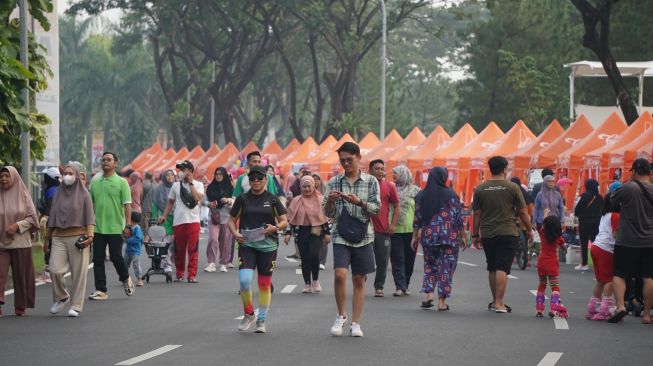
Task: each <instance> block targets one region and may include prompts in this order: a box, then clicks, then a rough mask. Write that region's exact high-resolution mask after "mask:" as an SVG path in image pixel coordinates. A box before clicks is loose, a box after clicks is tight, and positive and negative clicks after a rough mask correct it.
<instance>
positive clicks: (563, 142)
mask: <svg viewBox="0 0 653 366" xmlns="http://www.w3.org/2000/svg"><path fill="white" fill-rule="evenodd" d="M593 130H594V129H593V128H592V125H591V124H590V122H589V121H588V120H587V118H585V116H584V115H582V114H581V115H580V116H578V118H577V119H576V122H574V123H573V124H572V125H571V126H569V128H568V129H567V131H565V132H564V133H563V134H562V135H561V136H560V137H558V138H557V139H555V140H554V141H553V142H552V143H551V145H549V146H548V147H547V148H545V149H544V150H542V151H540V153H539V155H538V156H537V157H534V160H531V166H535V167H538V168H554V167H555V165H556V159H557V158H558V155H560V154H561V153H563V152H564V151H566V150H567V149H569V148H570V147H572V146H573V145H574V144H576V143H577V142H579V141H581V140H582V139H583V138H585V136H587V135H589V134H590V133H592V131H593Z"/></svg>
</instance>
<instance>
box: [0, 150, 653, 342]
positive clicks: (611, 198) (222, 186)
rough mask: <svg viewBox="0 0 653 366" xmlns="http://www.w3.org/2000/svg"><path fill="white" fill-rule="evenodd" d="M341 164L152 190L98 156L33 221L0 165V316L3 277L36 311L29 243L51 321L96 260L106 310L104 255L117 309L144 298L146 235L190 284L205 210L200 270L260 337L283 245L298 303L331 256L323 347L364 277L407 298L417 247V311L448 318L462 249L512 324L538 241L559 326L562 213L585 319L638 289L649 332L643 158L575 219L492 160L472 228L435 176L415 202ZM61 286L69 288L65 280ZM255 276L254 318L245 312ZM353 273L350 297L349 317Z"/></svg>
mask: <svg viewBox="0 0 653 366" xmlns="http://www.w3.org/2000/svg"><path fill="white" fill-rule="evenodd" d="M337 153H338V156H339V162H340V165H341V167H342V168H343V169H342V171H343V172H342V173H341V174H337V175H335V176H333V177H331V178H330V179H329V180H328V182H326V183H323V181H322V179H321V177H320V176H319V175H318V174H313V173H311V172H310V170H309V169H308V167H302V168H301V169H300V170H299V171H298V173H297V175H296V176H295V175H291V176H289V177H288V179H285V180H284V179H281V180H280V179H279V178H278V176H277V175H276V174H275V168H274V166H272V165H270V166H267V167H265V166H262V156H261V153H259V152H257V151H255V152H251V153H249V154H248V155H247V171H246V173H245V174H242V175H240V176H239V177H237V179H236V180H235V181H234V177H232V176H231V175H230V174H229V173H228V171H227V170H226V169H225V168H224V167H219V168H217V169H216V170H215V172H213V175H212V178H211V181H210V182H209V181H206V180H205V179H203V178H199V177H197V176H196V173H195V167H194V165H193V163H192V162H191V161H183V162H181V163H179V164H177V165H176V170H175V169H168V170H165V171H163V172H162V173H161V175H160V176H159V177H158V179H153V176H152V175H151V174H149V173H147V172H145V173H144V174H143V175H141V174H140V173H139V172H133V171H130V172H128V173H127V174H126V177H122V176H120V175H119V174H118V173H117V170H116V169H117V167H118V165H119V160H118V156H117V155H116V154H114V153H112V152H106V153H104V154H103V156H102V161H101V168H102V171H101V172H100V173H98V174H96V175H94V176H93V177H92V178H91V179H90V181H87V176H86V174H85V173H84V172H83V169H82V167H81V164H79V163H75V162H71V163H69V164H67V165H66V166H65V167H63V169H61V170H60V169H58V168H50V169H47V170H46V171H45V174H44V184H43V190H42V199H41V200H40V201H39V205H38V206H39V209H38V210H37V208H36V207H35V205H34V203H33V201H32V198H31V195H30V193H29V191H28V190H27V188H26V186H25V185H24V184H23V182H22V180H21V179H20V176H19V174H18V172H17V170H16V169H15V168H14V167H12V166H4V167H1V168H0V200H1V202H0V316H1V315H2V305H3V304H4V288H5V284H6V281H7V274H8V270H9V268H11V270H12V278H13V284H14V308H15V314H16V315H17V316H22V315H25V312H26V309H29V308H33V307H34V305H35V285H34V283H35V278H34V277H35V274H34V266H33V261H32V250H31V248H32V240H34V238H35V234H36V233H37V232H38V231H39V230H40V231H41V233H42V239H43V247H44V252H45V253H46V256H47V258H46V262H47V264H48V267H47V272H48V273H49V278H50V279H51V282H52V291H53V304H52V306H51V308H50V312H51V313H52V314H57V313H59V312H61V311H63V309H64V308H65V307H66V306H67V305H69V310H68V316H70V317H77V316H79V315H80V313H81V312H82V310H83V306H84V300H85V299H86V298H87V297H86V296H85V294H84V292H85V291H86V281H87V270H88V268H89V264H90V263H91V262H92V264H93V273H94V280H95V282H94V291H93V292H92V293H91V294H90V295H89V296H88V299H90V300H95V301H101V300H107V299H108V298H109V294H108V289H107V279H106V269H105V262H106V261H107V253H108V260H109V261H111V263H112V264H113V267H114V269H115V270H116V273H117V274H118V278H119V281H120V282H121V283H122V285H123V289H124V291H125V294H126V295H127V296H132V295H134V293H135V290H136V287H140V286H144V285H145V284H144V283H143V271H142V266H141V263H140V259H139V258H140V256H141V254H142V247H143V243H144V242H147V240H148V235H147V233H148V228H149V226H150V225H161V226H163V227H164V228H165V232H166V234H167V235H168V236H169V237H170V238H171V242H172V243H173V245H172V250H171V253H170V257H169V258H167V261H166V262H165V263H164V268H165V270H166V271H167V272H169V273H171V274H172V273H174V278H175V279H174V280H175V281H176V282H188V283H190V284H194V283H197V282H198V261H199V254H200V250H199V242H200V233H201V231H202V225H201V223H202V216H203V215H202V208H203V207H206V209H207V210H208V214H207V215H206V216H207V220H206V221H207V222H206V225H207V226H208V243H207V246H206V258H207V261H208V265H207V267H206V268H205V269H204V271H206V272H216V271H220V272H228V271H229V269H230V268H233V267H234V263H236V264H237V266H238V281H239V293H240V297H241V300H242V306H243V313H244V316H243V319H242V321H241V323H240V324H239V326H238V330H240V331H246V330H248V329H249V328H251V326H252V325H254V324H255V330H256V332H257V333H266V332H267V328H266V319H267V315H268V311H269V307H270V303H271V297H272V293H273V291H274V286H273V284H272V276H273V273H274V270H275V266H276V260H277V250H278V246H279V243H280V241H281V240H283V242H284V243H285V244H290V243H291V241H292V242H294V244H295V246H296V254H295V255H293V257H296V258H297V259H298V260H299V261H300V262H301V263H300V267H301V272H302V277H303V280H304V287H303V289H302V293H306V294H319V293H321V292H322V286H321V284H320V282H319V277H320V270H322V269H324V268H325V261H326V255H327V251H328V249H327V248H328V247H329V246H330V247H331V251H332V254H333V264H334V265H333V267H334V294H335V302H336V307H337V314H336V317H335V321H334V323H333V325H332V326H331V329H330V332H331V334H332V335H334V336H339V335H342V334H343V333H344V332H345V326H346V325H347V324H349V334H350V335H351V336H353V337H362V336H363V334H364V333H363V330H362V327H361V317H362V312H363V308H364V303H365V284H366V281H367V276H368V275H371V274H374V280H373V283H374V296H375V297H384V296H385V292H384V288H385V282H386V274H387V272H388V268H387V267H388V264H390V265H391V273H392V277H393V281H394V290H393V291H392V295H393V296H396V297H402V296H409V295H410V294H411V292H410V289H409V288H410V282H411V278H412V274H413V272H414V265H415V258H416V254H417V252H418V250H420V249H419V248H420V247H421V251H422V253H423V255H424V266H423V276H422V281H421V282H422V283H421V289H420V292H421V293H422V294H423V297H422V299H421V306H420V307H421V308H422V309H430V308H435V309H437V310H438V311H448V310H450V306H449V304H448V303H447V299H448V298H449V297H450V296H451V293H452V283H453V276H454V273H455V271H456V267H457V263H458V256H459V253H460V251H461V250H465V249H466V248H467V247H468V245H469V244H470V242H471V244H472V245H473V246H474V247H475V248H477V249H482V250H483V251H484V254H485V258H486V262H487V271H488V284H489V289H490V293H491V296H492V299H491V301H490V302H489V304H488V306H487V308H488V310H490V311H493V312H496V313H500V314H501V313H510V312H512V308H511V307H510V306H509V305H508V304H506V303H505V301H504V299H505V294H506V290H507V287H508V275H509V274H510V270H511V267H512V264H513V259H514V256H515V251H516V248H517V246H518V245H519V240H520V237H522V238H524V239H525V240H528V241H531V242H532V241H533V237H534V236H539V242H540V243H541V244H540V248H539V251H538V254H539V255H538V259H537V273H538V277H539V286H538V290H537V295H536V304H535V310H536V312H535V313H536V315H537V316H542V315H543V313H544V310H545V298H546V297H545V292H546V290H547V288H550V291H551V293H550V295H549V299H550V304H549V309H550V311H549V314H550V315H551V316H560V317H567V316H568V313H567V308H566V307H565V306H564V305H563V303H562V299H561V293H560V288H561V283H560V282H561V281H560V270H559V253H561V251H562V252H564V251H566V250H567V243H566V242H565V239H564V238H563V231H564V229H565V228H564V226H565V222H566V220H565V218H566V217H567V216H569V215H573V216H575V217H577V218H578V231H579V239H580V251H581V263H580V264H579V265H578V266H577V267H576V269H577V270H580V271H586V270H588V269H589V260H590V259H591V260H592V264H593V267H594V272H595V278H596V284H595V286H594V288H593V289H592V290H591V291H589V290H588V293H589V292H591V297H590V300H589V302H588V305H587V311H586V314H585V318H586V319H589V320H607V321H609V322H619V321H621V319H623V317H624V316H625V315H626V314H627V312H628V309H627V303H626V300H629V301H633V300H631V298H632V296H629V295H627V294H626V293H627V292H628V293H633V292H636V291H637V290H636V289H631V287H632V286H631V284H632V283H634V281H635V280H636V279H640V281H641V282H642V284H643V285H642V286H641V295H640V297H639V299H641V301H643V304H642V305H643V307H644V314H643V317H642V322H644V323H647V324H650V323H651V316H650V310H651V307H652V305H653V183H652V182H651V181H650V177H651V163H650V162H648V161H647V160H645V159H637V160H636V161H635V162H634V163H633V166H632V173H633V175H632V178H631V179H630V180H629V181H628V182H625V183H623V184H622V183H619V182H615V183H613V184H611V185H610V189H609V191H608V192H607V193H606V194H605V195H602V194H601V192H600V191H599V184H598V182H597V181H595V180H593V179H589V180H587V181H586V182H585V185H584V188H585V189H584V192H583V194H582V195H581V196H580V199H579V200H578V202H577V204H576V205H575V209H574V210H573V212H569V211H567V210H566V205H565V201H564V199H563V195H562V194H561V192H560V191H561V189H562V190H563V191H564V186H565V183H567V182H562V184H560V183H561V181H562V180H559V181H558V182H557V183H558V184H556V180H555V174H554V172H553V171H551V170H549V169H544V170H543V171H542V178H543V179H542V183H541V184H537V185H535V187H533V189H532V190H530V191H529V190H528V189H526V188H527V187H525V186H523V185H522V184H521V181H520V180H519V179H518V178H515V177H513V178H512V179H511V180H508V179H507V177H508V174H509V163H508V160H507V159H505V158H504V157H501V156H495V157H492V158H490V159H489V161H488V166H489V170H490V173H491V176H490V177H489V178H488V179H486V180H485V181H484V182H483V183H481V184H480V185H478V186H477V187H476V188H475V190H474V195H473V199H472V206H471V212H472V214H471V215H470V214H465V208H464V207H463V204H462V202H461V200H460V199H459V197H458V195H457V194H456V193H455V192H454V191H453V190H452V188H451V176H450V175H449V172H448V171H447V169H446V168H444V167H433V168H432V169H431V170H430V171H429V173H428V178H427V180H426V183H425V184H424V185H423V188H422V187H419V186H417V185H416V184H415V179H414V178H413V175H412V173H411V172H410V170H409V169H408V168H407V167H406V166H403V165H399V166H396V167H394V168H393V169H392V171H391V173H392V181H390V180H388V179H387V177H386V167H385V163H384V162H383V161H382V160H373V161H371V162H370V163H369V166H368V167H367V168H368V170H367V172H364V171H363V169H362V168H361V160H362V156H361V151H360V148H359V146H358V145H357V144H355V143H352V142H346V143H344V144H343V145H342V146H340V147H339V148H338V150H337ZM468 233H471V240H470V238H469V234H468ZM535 234H537V235H535ZM234 258H236V262H234ZM130 267H131V268H133V272H134V275H133V278H134V280H133V279H132V275H130ZM67 272H70V274H71V282H70V286H67V285H66V283H65V280H64V275H65V274H66V273H67ZM255 273H256V274H257V283H258V313H256V312H255V306H254V304H253V297H254V296H253V289H252V283H253V280H254V274H255ZM350 274H351V282H352V284H353V292H352V300H351V301H352V306H351V315H348V312H347V305H346V302H347V294H346V288H347V281H348V277H349V276H350ZM436 294H437V302H436ZM635 298H637V297H636V296H635ZM635 301H636V300H635Z"/></svg>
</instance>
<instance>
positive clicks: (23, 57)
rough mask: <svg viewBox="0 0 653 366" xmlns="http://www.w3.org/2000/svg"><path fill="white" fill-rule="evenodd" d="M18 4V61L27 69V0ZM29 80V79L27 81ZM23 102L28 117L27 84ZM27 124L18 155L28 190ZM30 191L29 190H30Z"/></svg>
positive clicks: (21, 137) (22, 94)
mask: <svg viewBox="0 0 653 366" xmlns="http://www.w3.org/2000/svg"><path fill="white" fill-rule="evenodd" d="M18 6H19V15H18V17H19V21H20V62H21V63H22V64H23V66H25V68H26V69H28V70H29V57H28V53H27V1H25V0H20V1H19V3H18ZM28 82H29V81H28ZM21 96H22V98H23V104H24V105H25V113H26V114H27V116H28V118H29V112H30V110H29V89H28V88H27V86H26V87H25V88H23V90H22V92H21ZM29 139H30V137H29V125H28V126H27V127H26V128H25V129H24V130H23V131H22V132H21V133H20V157H21V166H22V168H21V170H20V176H21V178H23V182H24V183H25V185H26V186H27V189H28V190H30V180H29V167H30V162H29ZM30 192H31V190H30Z"/></svg>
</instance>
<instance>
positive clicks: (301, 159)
mask: <svg viewBox="0 0 653 366" xmlns="http://www.w3.org/2000/svg"><path fill="white" fill-rule="evenodd" d="M317 148H318V144H317V143H316V142H315V140H313V138H312V137H310V136H309V137H308V138H307V139H306V140H304V143H302V144H301V145H300V146H299V148H298V149H297V150H295V151H294V152H292V153H290V154H289V155H288V156H286V157H285V158H284V159H283V160H281V161H280V162H279V166H281V168H282V170H283V172H286V173H287V174H290V172H291V170H292V166H293V164H295V163H308V161H307V158H308V155H309V154H310V153H311V151H313V150H316V149H317Z"/></svg>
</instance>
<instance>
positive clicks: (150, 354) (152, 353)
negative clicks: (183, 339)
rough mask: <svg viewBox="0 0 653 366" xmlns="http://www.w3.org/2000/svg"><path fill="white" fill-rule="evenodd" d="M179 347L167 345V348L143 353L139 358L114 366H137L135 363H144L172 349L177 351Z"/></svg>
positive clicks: (178, 345)
mask: <svg viewBox="0 0 653 366" xmlns="http://www.w3.org/2000/svg"><path fill="white" fill-rule="evenodd" d="M179 347H181V344H169V345H167V346H163V347H161V348H157V349H155V350H154V351H150V352H148V353H143V354H142V355H140V356H136V357H134V358H130V359H129V360H125V361H122V362H119V363H117V364H116V366H123V365H125V366H129V365H135V364H137V363H139V362H143V361H145V360H149V359H150V358H154V357H156V356H160V355H162V354H164V353H166V352H170V351H172V350H174V349H177V348H179Z"/></svg>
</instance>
